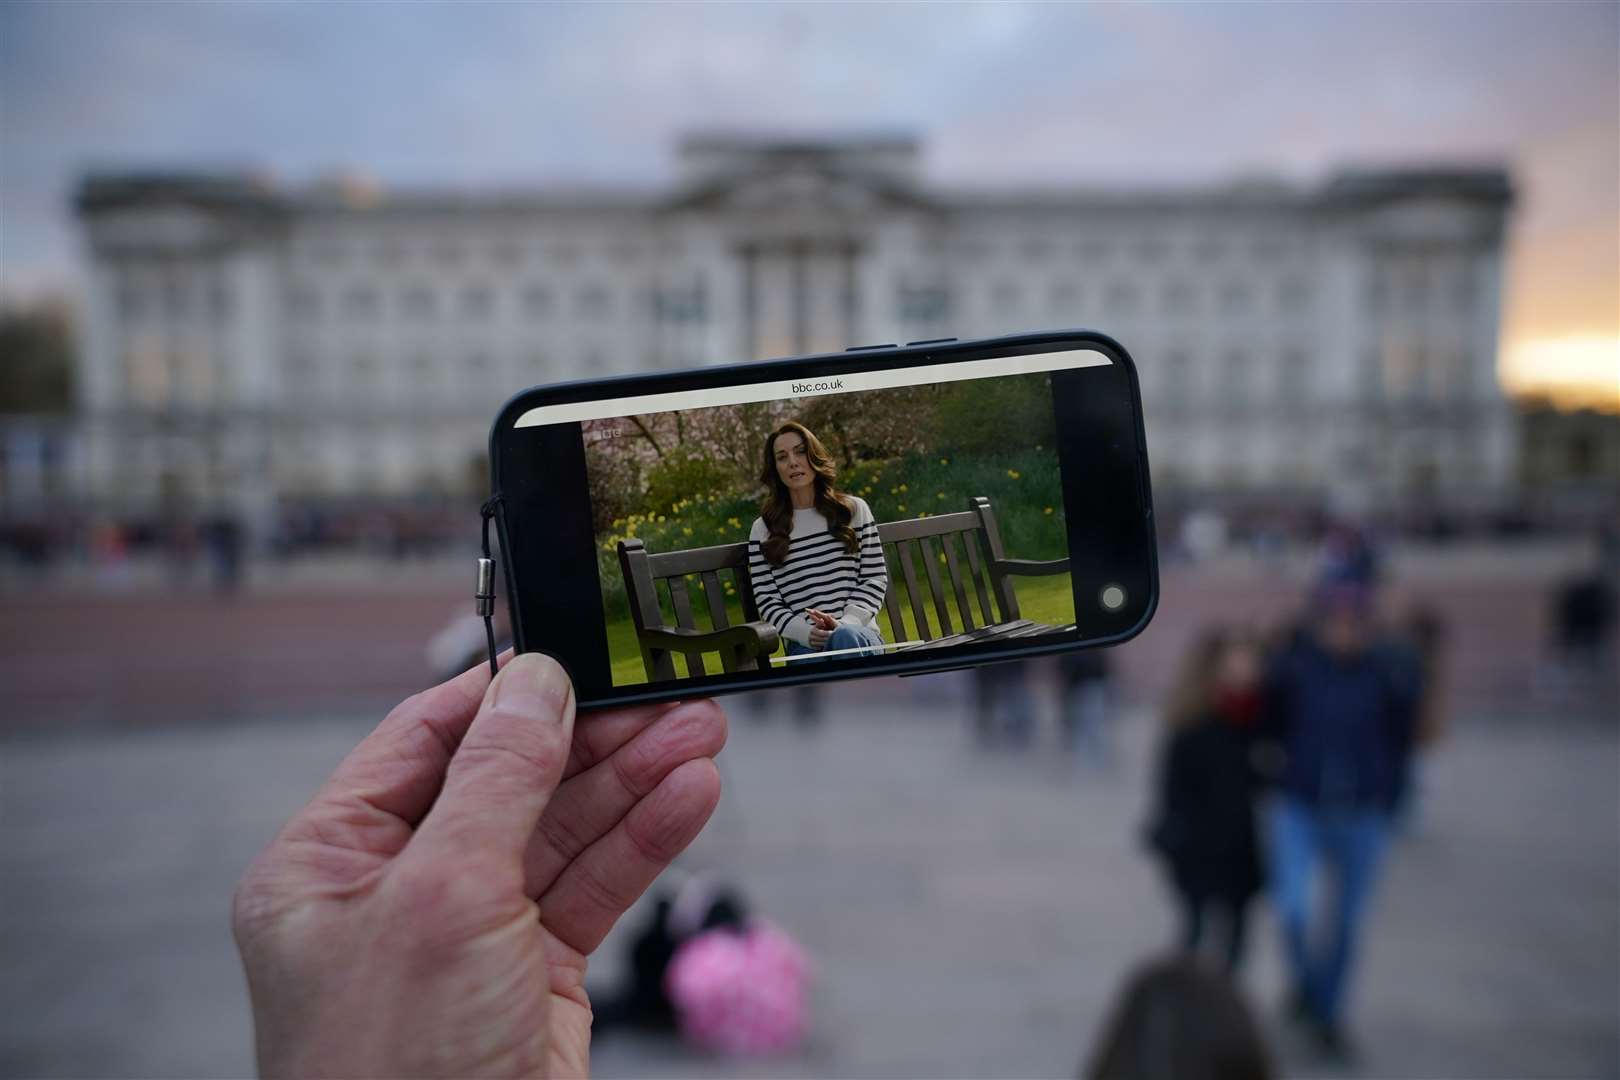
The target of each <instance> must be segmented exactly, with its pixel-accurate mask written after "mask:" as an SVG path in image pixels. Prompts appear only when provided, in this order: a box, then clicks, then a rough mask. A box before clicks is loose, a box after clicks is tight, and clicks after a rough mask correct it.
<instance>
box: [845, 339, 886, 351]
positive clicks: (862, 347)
mask: <svg viewBox="0 0 1620 1080" xmlns="http://www.w3.org/2000/svg"><path fill="white" fill-rule="evenodd" d="M899 347H900V346H898V345H896V344H895V343H894V342H892V341H891V342H889V343H888V344H887V345H851V346H850V347H849V348H847V349H845V350H844V351H845V352H866V351H867V350H869V349H898V348H899Z"/></svg>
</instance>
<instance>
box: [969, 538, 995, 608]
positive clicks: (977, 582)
mask: <svg viewBox="0 0 1620 1080" xmlns="http://www.w3.org/2000/svg"><path fill="white" fill-rule="evenodd" d="M962 549H963V550H964V551H966V552H967V561H968V568H969V569H970V570H971V571H972V572H973V590H974V591H975V592H977V593H978V594H979V611H980V613H981V614H983V615H984V624H985V625H986V626H989V625H991V624H992V623H994V622H995V621H996V615H995V613H994V612H993V611H991V610H990V594H989V592H987V591H986V590H985V587H984V570H983V569H982V568H981V567H982V564H981V563H980V561H979V537H978V535H977V534H975V533H970V532H969V533H963V534H962Z"/></svg>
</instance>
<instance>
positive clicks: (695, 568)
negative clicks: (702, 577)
mask: <svg viewBox="0 0 1620 1080" xmlns="http://www.w3.org/2000/svg"><path fill="white" fill-rule="evenodd" d="M647 561H648V563H650V564H651V570H652V575H653V577H661V578H662V577H674V576H676V575H677V574H696V573H701V572H702V571H704V570H723V569H725V568H726V567H728V566H730V567H737V566H746V565H747V564H748V543H747V541H744V542H743V543H740V544H713V545H710V546H709V547H700V548H686V549H685V550H683V551H665V552H662V553H660V554H658V555H648V556H647Z"/></svg>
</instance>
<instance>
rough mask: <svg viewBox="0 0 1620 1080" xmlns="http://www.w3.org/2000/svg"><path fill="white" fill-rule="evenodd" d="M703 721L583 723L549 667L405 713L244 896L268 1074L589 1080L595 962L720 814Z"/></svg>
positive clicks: (483, 677) (236, 914) (522, 671)
mask: <svg viewBox="0 0 1620 1080" xmlns="http://www.w3.org/2000/svg"><path fill="white" fill-rule="evenodd" d="M725 739H726V720H725V715H724V714H723V713H722V712H721V711H720V709H719V707H718V706H716V705H715V704H714V702H712V701H708V700H698V701H687V702H683V703H678V704H669V705H650V706H639V707H633V708H628V709H620V710H616V711H612V712H603V713H596V714H593V715H591V716H590V718H589V719H588V720H587V721H586V722H584V723H582V724H580V725H579V726H578V727H576V726H575V724H574V688H573V686H572V684H571V683H570V681H569V678H568V676H567V674H566V673H565V672H564V671H563V669H562V667H561V666H560V665H558V664H557V662H556V661H554V660H552V659H551V658H549V657H546V656H542V655H539V654H535V653H530V654H525V655H523V656H517V657H514V658H512V659H511V660H510V661H509V662H508V663H507V664H506V666H505V667H504V668H503V669H502V670H501V672H500V674H499V675H498V676H497V677H496V678H495V679H494V680H493V682H492V681H491V680H490V678H489V674H488V671H487V669H486V668H485V667H484V666H483V665H479V666H478V667H477V668H474V669H473V670H471V671H469V672H467V673H465V674H463V675H461V676H459V677H458V678H455V679H452V680H450V681H449V682H447V683H444V684H443V685H440V686H437V687H435V688H433V689H431V690H427V691H425V692H423V693H421V694H418V695H416V696H415V697H413V698H410V699H409V700H407V701H406V702H404V703H403V704H401V705H400V706H398V707H397V708H395V709H394V710H393V711H392V712H391V713H389V714H388V716H387V717H386V718H385V719H384V720H383V722H382V723H381V724H380V725H379V726H378V727H377V729H376V730H375V731H373V732H372V733H371V734H370V735H369V736H367V737H366V738H365V739H364V740H362V741H361V743H360V745H359V746H358V747H356V748H355V750H354V751H353V752H351V753H350V754H349V756H348V757H347V758H345V759H344V761H343V762H342V764H340V765H339V766H338V768H337V771H336V772H334V773H333V774H332V776H331V778H330V779H329V780H328V781H327V782H326V785H325V786H324V787H323V788H322V789H321V790H320V791H319V792H318V793H317V794H316V795H315V797H314V798H313V799H312V800H311V801H310V802H309V804H308V805H306V806H305V807H304V808H303V809H302V810H300V811H299V812H298V813H297V814H295V815H294V816H293V818H292V820H291V821H290V822H289V823H288V824H287V826H286V827H285V828H283V829H282V830H281V832H280V834H279V835H277V836H276V838H275V839H274V840H272V841H271V843H270V845H269V847H267V848H266V849H265V850H264V852H263V853H262V854H260V855H259V857H258V858H257V859H255V860H254V862H253V864H252V865H251V866H250V867H249V868H248V871H247V873H246V874H245V875H244V876H243V878H242V882H241V884H240V885H239V886H238V887H237V891H236V898H235V905H234V910H233V912H232V929H233V930H234V932H235V936H236V942H237V947H238V948H239V949H240V950H241V953H242V962H243V966H244V968H245V969H246V971H247V978H248V987H249V991H250V993H251V995H252V999H253V1019H254V1028H255V1031H256V1037H257V1042H258V1064H259V1073H260V1075H261V1076H288V1075H298V1076H407V1075H418V1074H423V1075H426V1074H432V1075H441V1076H497V1075H500V1076H506V1075H518V1074H522V1075H535V1076H585V1075H587V1074H588V1073H589V1069H590V1031H591V1007H590V1001H589V1000H588V999H587V997H586V995H585V988H584V977H585V964H586V958H587V957H588V956H589V955H590V954H591V952H592V951H593V950H595V949H596V947H597V946H598V945H599V944H600V943H601V941H602V938H603V937H604V936H605V935H606V934H607V932H608V930H609V929H611V928H612V926H613V924H614V923H615V922H616V921H617V920H618V918H619V916H621V915H623V914H624V912H625V910H626V909H627V908H628V907H629V906H630V905H631V904H632V903H633V902H634V901H635V900H636V898H637V897H639V896H640V895H641V894H642V892H643V891H644V890H645V889H646V888H647V886H648V885H650V884H651V883H652V881H653V879H654V878H656V877H657V876H658V874H659V873H660V872H661V871H662V870H663V869H664V868H665V867H666V866H667V865H668V864H669V862H670V860H671V859H673V858H674V857H675V856H676V855H677V854H679V853H680V852H681V850H682V849H684V848H685V847H686V845H687V844H689V843H690V842H691V841H692V839H693V838H694V837H696V836H697V834H698V832H699V831H700V830H701V829H702V828H703V825H704V823H705V822H707V821H708V818H709V815H710V814H711V813H712V812H713V810H714V807H715V804H716V803H717V802H718V800H719V798H720V775H719V773H718V771H717V770H716V769H715V765H714V761H713V760H712V758H713V757H714V755H715V754H717V753H719V752H720V748H721V747H722V746H723V745H724V744H725Z"/></svg>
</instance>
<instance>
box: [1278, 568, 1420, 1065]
mask: <svg viewBox="0 0 1620 1080" xmlns="http://www.w3.org/2000/svg"><path fill="white" fill-rule="evenodd" d="M1370 607H1371V593H1370V590H1369V589H1368V588H1367V586H1366V585H1364V584H1361V583H1359V582H1352V581H1342V580H1341V581H1339V582H1336V583H1330V584H1328V585H1326V586H1324V587H1323V588H1322V589H1321V590H1320V591H1319V593H1318V595H1317V597H1316V598H1315V600H1314V612H1313V618H1312V620H1311V622H1310V624H1309V625H1308V626H1307V627H1306V628H1305V629H1303V630H1302V631H1300V632H1299V633H1297V634H1296V635H1295V636H1294V637H1293V638H1292V640H1290V641H1289V642H1288V643H1287V644H1286V645H1285V646H1284V647H1283V648H1282V649H1281V651H1280V652H1279V653H1278V655H1277V656H1276V657H1275V658H1274V660H1273V662H1272V664H1271V666H1270V669H1269V671H1268V674H1267V679H1266V692H1265V701H1266V727H1267V734H1268V735H1269V736H1270V737H1271V738H1272V739H1273V740H1275V741H1276V742H1277V743H1278V744H1279V745H1280V747H1281V749H1282V751H1283V755H1284V756H1283V764H1282V767H1281V774H1280V776H1279V778H1278V790H1277V794H1276V799H1275V802H1274V805H1273V808H1272V811H1273V812H1272V816H1271V829H1270V832H1271V837H1270V839H1271V885H1272V902H1273V905H1274V906H1275V908H1276V912H1277V918H1278V921H1279V923H1280V925H1281V929H1282V934H1283V945H1284V948H1285V951H1286V955H1287V959H1288V963H1289V967H1290V969H1291V972H1292V976H1293V997H1292V1000H1291V1005H1292V1007H1293V1009H1294V1011H1295V1012H1296V1014H1297V1015H1298V1016H1299V1018H1300V1019H1302V1020H1304V1021H1306V1022H1307V1023H1308V1024H1309V1025H1310V1026H1311V1027H1312V1030H1313V1032H1314V1034H1315V1036H1316V1038H1317V1041H1318V1043H1319V1045H1320V1047H1321V1049H1322V1050H1323V1051H1324V1052H1326V1053H1328V1054H1330V1055H1333V1056H1338V1057H1343V1056H1347V1055H1348V1054H1349V1046H1348V1043H1347V1040H1346V1037H1345V1033H1344V1022H1343V1017H1344V1007H1345V998H1346V994H1347V990H1348V986H1349V983H1350V976H1351V972H1352V970H1353V969H1354V965H1355V958H1356V952H1357V944H1358V941H1359V938H1360V933H1361V929H1362V923H1363V920H1364V917H1365V915H1366V911H1367V905H1368V902H1369V900H1370V899H1371V895H1372V890H1373V886H1374V884H1375V882H1376V880H1377V876H1378V870H1379V865H1380V863H1381V862H1382V859H1383V854H1384V848H1385V846H1386V843H1387V840H1388V837H1389V832H1390V821H1391V815H1392V811H1393V809H1394V807H1395V805H1396V802H1397V800H1398V798H1399V795H1400V786H1401V783H1402V780H1403V777H1404V776H1405V774H1406V757H1407V754H1408V752H1409V750H1410V747H1411V743H1412V732H1413V726H1414V719H1415V715H1416V708H1417V702H1418V691H1419V689H1420V687H1419V686H1418V685H1417V679H1416V677H1415V675H1414V669H1413V667H1412V665H1409V664H1403V663H1400V662H1399V659H1398V658H1397V657H1395V656H1393V655H1391V653H1390V651H1389V650H1387V649H1385V648H1383V647H1381V646H1380V645H1379V643H1378V642H1377V641H1375V639H1374V636H1373V632H1372V623H1371V619H1370ZM1319 868H1326V869H1327V870H1329V871H1330V873H1329V874H1328V875H1326V877H1325V881H1326V882H1327V883H1328V885H1329V887H1331V888H1332V889H1333V891H1334V893H1335V895H1334V896H1333V902H1332V903H1330V904H1327V905H1325V906H1324V905H1320V904H1318V905H1315V909H1316V910H1325V911H1327V912H1329V913H1330V917H1329V919H1328V922H1327V925H1326V926H1316V925H1313V920H1312V911H1313V905H1312V885H1313V879H1314V878H1315V877H1316V872H1317V870H1318V869H1319Z"/></svg>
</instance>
